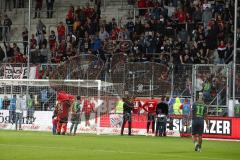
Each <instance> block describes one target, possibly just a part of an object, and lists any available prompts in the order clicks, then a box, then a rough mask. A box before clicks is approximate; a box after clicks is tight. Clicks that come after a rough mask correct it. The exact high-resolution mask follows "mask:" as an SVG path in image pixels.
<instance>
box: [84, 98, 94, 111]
mask: <svg viewBox="0 0 240 160" xmlns="http://www.w3.org/2000/svg"><path fill="white" fill-rule="evenodd" d="M93 109H94V104H93V103H91V102H90V101H89V100H85V101H84V102H83V109H82V112H84V113H85V114H87V115H89V114H90V113H91V112H92V111H93Z"/></svg>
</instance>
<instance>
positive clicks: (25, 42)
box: [22, 27, 28, 55]
mask: <svg viewBox="0 0 240 160" xmlns="http://www.w3.org/2000/svg"><path fill="white" fill-rule="evenodd" d="M22 39H23V48H24V52H23V53H24V55H26V54H27V52H28V51H27V49H28V29H27V28H26V27H24V28H23V32H22Z"/></svg>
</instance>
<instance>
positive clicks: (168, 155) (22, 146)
mask: <svg viewBox="0 0 240 160" xmlns="http://www.w3.org/2000/svg"><path fill="white" fill-rule="evenodd" d="M0 146H5V147H6V146H8V147H21V148H31V149H58V150H59V149H62V150H65V151H66V150H70V151H73V150H75V151H77V152H79V149H77V148H69V147H68V148H62V147H53V146H34V145H21V144H1V143H0ZM81 150H85V151H89V150H91V152H92V151H95V152H105V153H122V154H135V155H139V154H142V155H148V156H149V155H150V156H151V155H154V156H166V157H169V158H170V157H173V158H190V159H191V158H192V156H181V155H171V154H169V153H168V154H166V153H147V152H145V153H144V152H129V151H121V150H104V149H83V148H81ZM199 154H201V153H199ZM203 158H204V159H207V160H234V159H229V158H228V159H227V158H210V157H205V156H201V157H194V159H203Z"/></svg>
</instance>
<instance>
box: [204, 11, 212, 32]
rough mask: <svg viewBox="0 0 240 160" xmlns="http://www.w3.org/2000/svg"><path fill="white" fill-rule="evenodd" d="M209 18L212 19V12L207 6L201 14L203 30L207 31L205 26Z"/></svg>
mask: <svg viewBox="0 0 240 160" xmlns="http://www.w3.org/2000/svg"><path fill="white" fill-rule="evenodd" d="M211 19H212V12H211V9H210V8H208V7H207V8H206V9H205V10H204V11H203V14H202V22H203V25H204V29H205V31H207V26H208V24H209V21H210V20H211ZM205 34H206V32H205Z"/></svg>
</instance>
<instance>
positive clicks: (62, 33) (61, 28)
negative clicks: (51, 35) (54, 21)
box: [57, 22, 66, 43]
mask: <svg viewBox="0 0 240 160" xmlns="http://www.w3.org/2000/svg"><path fill="white" fill-rule="evenodd" d="M65 30H66V29H65V26H64V25H63V22H60V23H59V25H58V26H57V32H58V42H59V43H60V42H61V41H62V40H64V39H65V34H66V33H65Z"/></svg>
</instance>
